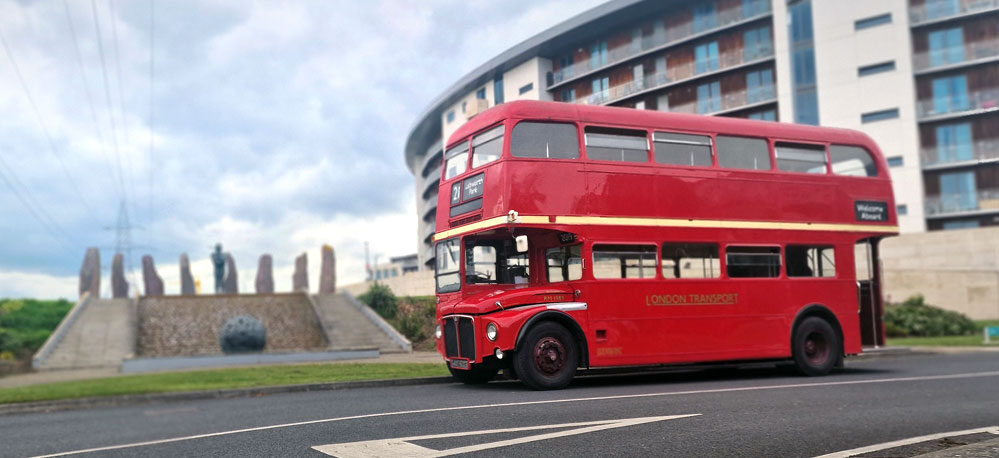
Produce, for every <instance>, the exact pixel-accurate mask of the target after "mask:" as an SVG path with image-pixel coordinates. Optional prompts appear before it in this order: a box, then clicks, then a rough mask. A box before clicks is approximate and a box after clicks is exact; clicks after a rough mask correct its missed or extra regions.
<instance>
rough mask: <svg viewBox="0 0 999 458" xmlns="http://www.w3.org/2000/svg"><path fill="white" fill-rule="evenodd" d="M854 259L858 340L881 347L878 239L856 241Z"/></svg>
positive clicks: (881, 313)
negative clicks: (857, 302)
mask: <svg viewBox="0 0 999 458" xmlns="http://www.w3.org/2000/svg"><path fill="white" fill-rule="evenodd" d="M854 260H855V262H856V266H857V269H856V270H857V299H858V301H859V307H860V309H859V310H860V343H861V345H863V346H865V347H874V348H877V347H881V346H883V345H884V344H885V330H884V321H883V319H882V317H883V316H884V304H883V303H882V300H881V269H880V268H879V262H880V259H879V257H878V239H877V238H869V239H864V240H861V241H859V242H857V244H856V246H855V249H854Z"/></svg>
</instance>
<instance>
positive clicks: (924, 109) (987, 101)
mask: <svg viewBox="0 0 999 458" xmlns="http://www.w3.org/2000/svg"><path fill="white" fill-rule="evenodd" d="M992 108H999V88H989V89H982V90H979V91H974V92H969V93H967V94H961V95H959V96H948V97H934V98H933V99H929V100H920V101H919V103H918V104H917V109H918V114H919V117H920V118H930V117H934V116H941V115H946V114H954V113H961V112H964V111H974V110H987V109H992Z"/></svg>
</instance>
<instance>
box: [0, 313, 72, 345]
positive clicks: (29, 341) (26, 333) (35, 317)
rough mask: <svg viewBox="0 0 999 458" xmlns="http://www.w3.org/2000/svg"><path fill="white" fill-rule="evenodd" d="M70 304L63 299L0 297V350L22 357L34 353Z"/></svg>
mask: <svg viewBox="0 0 999 458" xmlns="http://www.w3.org/2000/svg"><path fill="white" fill-rule="evenodd" d="M72 307H73V304H72V303H71V302H69V301H67V300H65V299H59V300H56V301H38V300H34V299H0V353H4V354H8V355H10V354H13V355H16V356H22V357H23V356H27V355H30V354H32V353H34V352H35V351H36V350H38V349H39V348H41V346H42V345H43V344H44V343H45V340H46V339H48V338H49V334H51V333H52V331H54V330H55V328H56V326H58V325H59V322H60V321H62V317H64V316H66V313H67V312H69V309H71V308H72Z"/></svg>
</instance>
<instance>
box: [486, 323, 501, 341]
mask: <svg viewBox="0 0 999 458" xmlns="http://www.w3.org/2000/svg"><path fill="white" fill-rule="evenodd" d="M498 333H499V330H498V329H496V323H489V324H488V325H487V326H486V338H487V339H489V340H491V341H494V342H495V341H496V334H498Z"/></svg>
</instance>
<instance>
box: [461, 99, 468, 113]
mask: <svg viewBox="0 0 999 458" xmlns="http://www.w3.org/2000/svg"><path fill="white" fill-rule="evenodd" d="M466 108H468V101H466V100H462V101H461V112H462V113H465V109H466Z"/></svg>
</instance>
